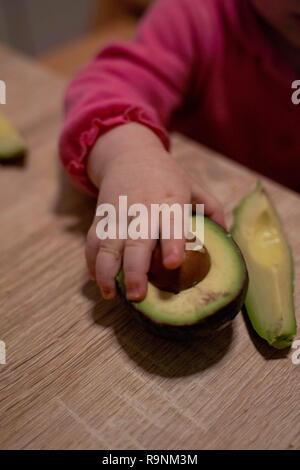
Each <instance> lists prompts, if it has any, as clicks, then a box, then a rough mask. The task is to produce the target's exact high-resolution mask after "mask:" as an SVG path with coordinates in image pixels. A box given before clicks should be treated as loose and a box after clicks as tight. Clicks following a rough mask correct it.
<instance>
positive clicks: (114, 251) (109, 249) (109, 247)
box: [99, 243, 121, 261]
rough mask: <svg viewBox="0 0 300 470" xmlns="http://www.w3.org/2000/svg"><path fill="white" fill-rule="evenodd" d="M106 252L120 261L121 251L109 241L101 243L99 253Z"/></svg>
mask: <svg viewBox="0 0 300 470" xmlns="http://www.w3.org/2000/svg"><path fill="white" fill-rule="evenodd" d="M104 254H109V255H111V257H112V258H113V259H115V260H116V261H118V260H119V259H120V257H121V252H120V251H119V250H117V249H116V248H115V247H114V246H112V245H110V244H108V243H105V244H104V243H101V245H100V248H99V255H100V257H101V255H104Z"/></svg>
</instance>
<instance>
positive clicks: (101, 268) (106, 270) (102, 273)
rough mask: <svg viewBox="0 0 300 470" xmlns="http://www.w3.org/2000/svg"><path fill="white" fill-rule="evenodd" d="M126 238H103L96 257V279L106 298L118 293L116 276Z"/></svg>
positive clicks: (111, 297)
mask: <svg viewBox="0 0 300 470" xmlns="http://www.w3.org/2000/svg"><path fill="white" fill-rule="evenodd" d="M123 248H124V240H118V239H117V240H103V241H101V243H100V247H99V251H98V254H97V259H96V267H95V271H96V281H97V284H98V286H99V287H100V290H101V293H102V296H103V298H104V299H107V300H109V299H113V298H114V297H116V295H117V291H116V281H115V278H116V276H117V274H118V272H119V271H120V268H121V262H122V251H123Z"/></svg>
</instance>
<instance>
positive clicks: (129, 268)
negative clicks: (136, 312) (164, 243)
mask: <svg viewBox="0 0 300 470" xmlns="http://www.w3.org/2000/svg"><path fill="white" fill-rule="evenodd" d="M155 245H156V240H151V239H148V240H141V239H139V240H131V239H129V240H127V242H126V244H125V249H124V257H123V269H124V274H125V285H126V295H127V298H128V299H129V300H132V301H140V300H142V299H143V298H144V297H145V296H146V294H147V282H148V277H147V273H148V271H149V269H150V263H151V256H152V251H153V248H154V246H155Z"/></svg>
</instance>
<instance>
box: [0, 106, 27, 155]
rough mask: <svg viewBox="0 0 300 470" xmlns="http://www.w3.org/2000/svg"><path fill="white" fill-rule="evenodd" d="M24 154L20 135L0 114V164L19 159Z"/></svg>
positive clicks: (24, 147)
mask: <svg viewBox="0 0 300 470" xmlns="http://www.w3.org/2000/svg"><path fill="white" fill-rule="evenodd" d="M25 152H26V145H25V142H24V140H23V139H22V137H21V136H20V134H19V133H18V132H17V131H16V130H15V129H14V128H13V127H12V125H11V124H10V123H9V122H8V121H7V119H6V118H5V117H4V116H3V115H2V114H0V162H1V163H9V162H11V161H14V160H17V159H20V158H22V157H23V156H24V154H25Z"/></svg>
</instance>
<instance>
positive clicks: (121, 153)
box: [60, 0, 223, 300]
mask: <svg viewBox="0 0 300 470" xmlns="http://www.w3.org/2000/svg"><path fill="white" fill-rule="evenodd" d="M189 5H191V2H189V1H188V0H161V1H160V2H156V3H155V4H154V7H153V8H152V9H150V12H149V13H148V15H147V16H146V19H144V20H143V21H142V24H141V26H140V29H139V31H138V34H137V36H136V38H135V39H134V41H133V42H132V43H130V44H129V45H124V44H114V45H111V46H109V47H108V48H106V49H105V50H104V51H102V52H101V53H100V54H99V55H98V57H96V59H95V60H94V61H93V62H92V63H91V64H90V65H89V66H87V67H86V68H85V69H84V70H83V71H81V72H80V73H79V74H78V76H77V77H76V78H75V79H74V81H73V82H72V83H71V86H70V87H69V89H68V93H67V99H66V108H67V117H66V121H65V125H64V128H63V132H62V135H61V139H60V151H61V159H62V162H63V164H64V166H65V168H66V170H67V171H68V172H69V174H70V175H71V176H72V177H73V179H74V181H75V182H77V184H79V185H80V186H81V187H83V188H85V189H87V190H88V191H89V192H91V193H93V194H95V195H98V200H99V203H100V202H101V203H103V202H105V203H112V204H116V203H117V201H118V197H119V195H127V197H128V205H130V204H132V203H135V202H142V203H144V204H146V205H149V204H151V203H162V202H168V203H174V202H178V203H180V204H184V203H190V202H198V203H204V204H205V210H206V213H207V215H210V216H212V217H213V218H215V220H217V221H218V222H220V223H223V213H222V208H221V206H220V205H219V203H217V201H216V200H215V199H214V198H213V197H212V196H209V195H208V194H206V193H205V192H204V191H203V190H202V189H201V188H199V186H198V185H197V183H196V182H195V181H193V180H192V178H191V177H190V176H189V175H187V174H186V173H185V172H184V170H183V169H182V168H181V167H180V166H179V165H178V164H177V163H176V162H175V161H174V160H173V158H172V157H171V156H170V154H169V153H168V146H169V140H168V134H167V131H166V129H168V128H169V126H170V121H171V117H172V114H173V112H174V111H175V110H177V109H179V108H180V107H181V106H182V104H183V102H184V99H185V96H186V94H187V93H188V91H189V88H190V84H191V77H192V70H193V68H194V65H195V61H198V55H197V52H196V51H195V41H194V32H193V27H194V26H193V25H192V24H191V19H192V16H193V15H192V14H191V13H192V12H191V11H189V10H188V6H189ZM198 65H199V64H198ZM199 70H200V69H199ZM95 228H96V218H95V220H94V222H93V225H92V227H91V229H90V231H89V234H88V239H87V248H86V255H87V261H88V267H89V270H90V273H91V275H92V277H93V278H95V279H96V280H97V283H98V284H99V287H100V289H101V291H102V294H103V296H104V297H105V298H113V297H114V296H115V294H116V291H115V281H114V279H115V276H116V274H117V272H118V270H119V268H120V266H121V264H122V263H123V265H124V273H125V284H126V288H127V295H128V298H129V299H131V300H140V299H142V298H143V297H144V296H145V294H146V288H147V271H148V267H149V262H150V258H151V252H152V250H153V248H154V243H155V242H154V241H153V240H137V241H133V240H127V241H126V242H124V241H123V240H109V241H108V240H106V241H103V242H102V241H101V243H100V241H99V240H98V239H97V236H96V230H95ZM183 246H184V243H183V241H180V240H169V241H167V240H166V241H163V258H164V263H165V265H166V266H167V267H169V268H175V267H177V266H179V265H180V263H181V261H182V259H183Z"/></svg>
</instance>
